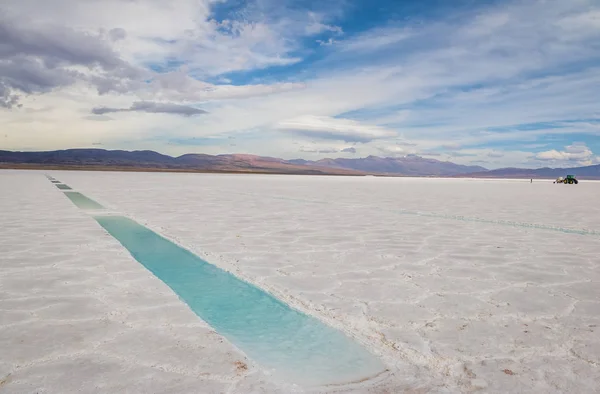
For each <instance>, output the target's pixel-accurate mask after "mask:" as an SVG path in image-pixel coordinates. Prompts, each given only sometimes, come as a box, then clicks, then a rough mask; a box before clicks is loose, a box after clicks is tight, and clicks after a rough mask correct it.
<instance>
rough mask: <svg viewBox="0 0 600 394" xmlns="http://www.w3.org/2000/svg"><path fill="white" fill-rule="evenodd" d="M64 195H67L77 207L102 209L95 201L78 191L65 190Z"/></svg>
mask: <svg viewBox="0 0 600 394" xmlns="http://www.w3.org/2000/svg"><path fill="white" fill-rule="evenodd" d="M65 196H67V197H69V200H71V202H73V204H75V205H76V206H77V207H78V208H81V209H104V207H103V206H102V205H100V204H98V203H97V202H96V201H94V200H92V199H90V198H87V197H86V196H84V195H83V194H81V193H78V192H65Z"/></svg>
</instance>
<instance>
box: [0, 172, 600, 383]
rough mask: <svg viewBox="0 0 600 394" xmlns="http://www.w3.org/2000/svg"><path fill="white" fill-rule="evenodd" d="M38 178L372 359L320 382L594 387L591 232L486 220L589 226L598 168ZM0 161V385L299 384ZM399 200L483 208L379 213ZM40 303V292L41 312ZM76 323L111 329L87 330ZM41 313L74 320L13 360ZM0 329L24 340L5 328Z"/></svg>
mask: <svg viewBox="0 0 600 394" xmlns="http://www.w3.org/2000/svg"><path fill="white" fill-rule="evenodd" d="M51 175H52V176H55V177H56V178H58V179H61V180H64V181H66V183H68V184H69V185H71V186H72V187H74V188H75V189H76V190H82V191H84V193H85V194H87V195H89V196H90V197H92V198H94V199H95V200H97V201H101V202H102V205H103V206H105V207H107V208H109V209H112V210H115V211H120V212H127V213H128V214H131V215H132V217H133V218H134V219H135V220H136V221H137V222H139V223H141V224H144V225H145V226H147V227H150V228H151V229H153V230H154V231H156V232H158V233H164V234H168V235H169V236H172V238H173V239H174V240H175V241H176V242H177V243H178V244H180V245H183V246H184V247H186V248H187V249H189V250H191V251H192V252H194V253H195V254H197V255H199V256H201V257H202V258H204V259H206V260H207V261H209V262H211V263H212V264H215V265H217V266H219V267H220V268H223V269H227V270H229V271H232V272H235V274H236V276H240V277H242V278H244V279H245V280H248V281H250V282H252V283H256V284H259V285H260V286H261V287H262V288H265V289H268V290H269V291H270V292H272V293H273V294H275V295H276V296H277V297H278V298H281V299H284V300H286V302H288V303H290V304H292V305H293V306H294V307H297V308H298V309H301V310H302V311H304V312H305V313H308V314H313V315H315V316H317V317H319V318H320V319H322V320H325V321H326V322H327V323H328V324H330V325H332V326H335V327H337V328H340V329H343V330H344V331H346V332H348V333H349V334H350V335H353V336H355V337H357V338H358V339H359V340H360V341H361V342H362V343H366V344H367V346H368V347H369V348H370V350H372V351H373V352H375V353H376V354H378V355H379V356H380V357H381V358H382V360H383V361H384V363H385V364H386V366H387V367H388V369H389V370H390V372H389V374H388V375H387V376H386V377H385V379H382V380H381V381H377V382H367V384H361V385H357V386H353V387H351V388H347V387H344V388H343V389H337V390H338V391H337V392H349V391H352V392H361V393H362V392H369V393H380V392H386V390H387V392H393V393H396V392H404V391H411V390H412V392H453V393H454V392H471V391H478V390H479V392H491V393H505V392H530V393H591V392H595V391H597V388H598V387H600V370H599V368H600V367H599V366H598V365H599V363H600V359H599V358H598V357H599V356H598V354H599V353H598V348H599V343H600V336H599V335H598V331H597V330H598V327H599V325H600V318H599V317H598V316H600V261H599V259H598V255H600V243H599V242H598V239H597V237H595V236H589V235H582V234H568V233H563V232H559V231H548V230H546V229H540V228H534V227H517V226H508V225H504V224H498V223H493V221H510V222H519V223H532V224H533V223H536V224H540V225H544V226H549V227H560V228H565V229H585V230H593V231H600V206H598V205H597V203H596V199H597V195H598V193H599V192H600V183H594V182H582V183H580V184H579V185H577V187H576V188H566V187H557V186H556V185H553V184H552V183H551V182H534V183H533V184H530V183H528V182H518V181H503V180H492V181H487V180H486V181H479V180H443V179H382V178H336V177H302V176H299V177H296V176H294V177H291V176H290V177H281V176H251V175H250V176H246V175H244V176H234V175H231V176H223V175H218V176H217V175H198V174H139V173H136V174H133V173H96V172H94V173H86V172H58V171H57V172H52V174H51ZM0 176H1V177H2V179H1V180H2V184H3V185H7V188H6V193H5V192H4V191H3V193H2V197H1V198H0V209H1V210H2V211H1V212H2V215H3V216H1V219H0V220H1V221H2V226H3V229H6V230H7V231H5V232H0V252H2V254H1V256H2V258H1V260H2V267H3V268H2V271H0V310H2V312H4V311H10V312H11V313H10V314H8V313H7V314H3V313H0V318H4V316H6V322H5V321H0V348H1V349H10V351H11V356H10V357H0V381H1V380H3V379H4V377H5V376H7V375H9V374H10V376H9V377H8V378H7V379H8V382H7V383H3V386H1V387H2V389H4V390H5V391H6V392H9V393H12V392H34V391H36V390H37V391H40V392H41V391H44V392H57V393H58V392H61V393H63V392H64V393H67V392H107V391H113V392H117V391H126V390H130V391H136V392H139V391H146V392H147V391H149V390H150V391H152V392H174V393H175V392H182V393H183V392H199V391H202V392H230V393H249V392H267V393H272V392H281V393H291V392H303V391H306V390H304V389H300V388H297V387H290V386H285V385H284V384H282V383H281V382H277V381H275V380H274V378H273V377H272V376H269V375H267V374H266V373H265V372H264V371H263V370H262V369H261V368H260V367H259V366H258V365H256V364H254V363H253V362H252V361H251V360H250V359H246V358H244V356H243V354H242V353H241V352H240V351H239V350H237V349H236V348H234V347H233V346H232V345H230V344H229V342H228V341H226V340H224V339H223V337H221V336H220V335H218V334H216V333H214V331H212V330H210V327H208V326H207V325H206V324H204V323H202V322H201V321H199V319H198V318H197V317H196V316H195V315H194V313H193V312H192V311H191V310H189V309H187V308H185V305H184V304H183V303H181V302H180V301H179V300H178V299H177V297H176V296H175V295H174V294H173V293H172V291H171V290H170V289H169V288H168V287H167V286H165V285H164V284H162V283H161V282H160V281H158V280H157V279H156V278H153V277H152V275H151V274H149V273H147V272H146V271H145V270H144V269H143V267H141V266H140V265H139V264H138V263H137V262H135V261H134V260H133V259H132V258H131V256H129V255H128V254H127V252H124V251H123V249H122V247H121V246H120V245H119V244H118V242H117V241H115V240H114V239H112V237H109V236H106V237H103V236H102V235H100V234H102V233H103V230H102V229H101V228H100V227H99V226H97V224H96V223H95V221H94V220H93V219H92V218H91V217H89V216H87V215H86V214H84V213H82V212H81V211H79V210H77V209H75V208H74V207H73V206H72V204H70V203H69V201H67V200H66V199H65V198H64V196H61V195H60V194H62V193H60V192H58V191H57V190H56V189H54V188H49V187H48V183H49V182H48V181H46V180H45V179H44V178H43V177H42V179H41V180H40V179H39V177H40V176H39V173H37V172H28V171H2V172H0ZM241 193H247V195H243V194H241ZM278 196H280V197H284V198H289V199H290V200H285V199H277V198H273V197H278ZM40 198H43V200H44V204H43V206H40V204H39V201H40ZM292 199H293V200H318V201H324V202H326V203H322V204H310V203H306V202H303V201H292ZM331 202H335V203H331ZM354 206H360V207H354ZM401 209H402V210H410V211H415V212H417V211H418V212H427V213H432V214H436V215H452V216H464V217H477V218H482V219H486V220H489V221H490V222H487V223H481V222H466V221H462V220H455V219H448V218H442V217H433V216H419V215H400V214H396V213H393V212H392V211H396V210H401ZM59 226H60V229H61V230H60V231H57V230H56V229H57V227H59ZM324 237H326V238H327V242H323V241H322V239H323V238H324ZM38 251H40V252H38ZM44 266H46V267H48V269H47V270H41V268H43V267H44ZM5 267H10V269H6V270H5ZM36 271H39V272H40V274H39V275H34V273H35V272H36ZM67 274H70V275H74V276H73V277H68V276H67ZM157 282H158V283H157ZM369 285H371V286H369ZM353 287H354V288H356V292H352V290H351V289H352V288H353ZM29 288H31V289H32V291H31V292H29V290H28V289H29ZM369 289H370V290H369ZM67 299H68V300H69V301H67ZM48 300H56V303H57V306H55V307H52V308H45V307H44V306H45V305H46V306H47V305H48V303H49V302H48ZM92 300H94V301H92ZM69 305H77V307H76V308H73V307H70V306H69ZM182 305H183V307H182ZM67 310H70V311H71V312H69V313H67V312H66V311H67ZM78 311H80V312H78ZM78 314H80V318H79V319H78V318H77V315H78ZM85 319H89V320H90V321H92V322H94V324H97V325H100V324H103V323H102V322H103V321H105V320H106V321H108V322H109V323H112V322H116V323H118V326H117V329H113V328H111V329H108V330H107V332H106V333H105V334H104V335H103V336H102V335H101V336H100V337H99V338H98V337H96V335H98V334H97V333H96V331H93V330H92V331H91V333H90V336H87V335H86V329H87V327H88V326H87V325H85V323H84V322H85V321H87V320H85ZM19 322H20V323H19ZM57 322H65V323H66V324H70V325H73V327H74V328H73V330H72V331H68V332H65V334H64V335H57V336H56V337H55V338H54V339H53V340H54V341H58V342H59V343H61V344H62V345H63V346H62V347H61V348H58V349H55V350H52V352H50V353H49V354H48V353H47V352H45V348H44V346H45V345H44V344H45V343H46V342H41V343H42V345H41V346H42V347H41V348H39V349H38V350H37V351H29V350H28V351H27V352H25V351H24V352H23V353H22V354H23V355H28V356H27V359H25V357H24V356H23V357H21V358H20V356H19V355H20V354H21V353H20V352H19V351H18V350H14V349H13V348H16V349H18V347H19V346H26V344H27V341H28V338H29V339H31V340H32V341H33V339H34V338H35V336H36V335H49V333H50V331H51V329H52V327H54V326H53V324H56V323H57ZM14 325H19V328H20V331H19V333H20V334H21V335H22V336H21V337H19V338H21V339H24V341H25V342H24V343H23V344H20V342H16V341H14V340H13V339H14V337H11V336H9V335H8V334H7V333H8V332H9V331H10V330H11V328H10V327H13V326H14ZM37 327H42V328H43V327H47V328H48V329H47V330H43V329H42V330H41V331H37ZM108 327H113V326H111V324H108ZM10 332H11V333H13V334H11V335H16V334H14V333H15V331H10ZM59 332H60V331H59ZM40 333H41V334H40ZM150 333H152V335H150ZM144 338H147V341H146V342H145V341H144ZM221 341H222V342H221ZM36 343H37V342H36ZM148 344H152V345H148ZM201 360H214V364H210V365H209V364H201V365H198V363H199V362H200V361H201ZM237 361H241V362H243V363H246V365H247V367H248V368H247V369H246V370H244V369H243V368H239V367H237V365H239V364H236V362H237ZM16 365H18V366H16ZM211 365H214V368H216V369H214V368H213V369H211ZM201 371H206V372H205V373H203V372H201ZM505 371H510V374H509V373H507V372H505ZM64 374H71V375H70V376H71V378H70V379H64V378H63V376H64ZM148 376H151V377H152V378H151V379H148ZM82 377H84V378H82ZM199 388H201V389H199ZM334 390H336V389H335V388H326V389H325V391H326V392H333V391H334Z"/></svg>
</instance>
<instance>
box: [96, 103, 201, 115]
mask: <svg viewBox="0 0 600 394" xmlns="http://www.w3.org/2000/svg"><path fill="white" fill-rule="evenodd" d="M111 112H147V113H151V114H173V115H183V116H192V115H202V114H207V113H208V112H206V111H204V110H202V109H199V108H195V107H190V106H186V105H179V104H173V103H154V102H150V101H138V102H135V103H133V104H132V105H131V107H129V108H109V107H97V108H94V109H92V113H93V114H94V115H105V114H109V113H111Z"/></svg>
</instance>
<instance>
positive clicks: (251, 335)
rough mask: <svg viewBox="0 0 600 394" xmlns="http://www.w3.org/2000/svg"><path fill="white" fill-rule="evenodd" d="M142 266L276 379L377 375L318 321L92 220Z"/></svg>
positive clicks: (375, 363)
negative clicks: (270, 372) (269, 371)
mask: <svg viewBox="0 0 600 394" xmlns="http://www.w3.org/2000/svg"><path fill="white" fill-rule="evenodd" d="M95 219H96V221H97V222H98V223H99V224H100V225H101V226H102V227H104V229H106V231H108V232H109V233H110V234H111V235H112V236H113V237H115V238H116V239H117V240H118V241H119V242H120V243H121V244H122V245H123V246H124V247H125V248H126V249H127V250H128V251H129V252H130V253H131V255H132V256H133V257H134V258H135V259H136V260H137V261H138V262H140V263H141V264H142V265H143V266H144V267H146V268H147V269H148V270H149V271H151V272H152V273H153V274H154V275H156V276H157V277H158V278H159V279H161V280H162V281H163V282H164V283H165V284H167V285H168V286H169V287H170V288H171V289H172V290H173V291H174V292H175V293H176V294H177V295H178V296H179V297H180V298H181V299H182V300H183V301H184V302H185V303H186V304H187V305H188V306H189V307H190V308H191V309H192V311H194V312H195V313H196V314H197V315H198V316H199V317H200V318H202V319H203V320H204V321H206V322H207V323H208V324H210V325H211V326H212V327H213V328H214V329H215V330H216V331H217V332H218V333H219V334H221V335H223V336H224V337H226V338H227V339H228V340H229V341H230V342H231V343H233V344H234V345H235V346H237V347H238V348H239V349H241V350H242V351H243V352H245V353H246V354H247V355H248V356H249V357H250V358H252V359H253V360H255V361H256V362H258V363H259V364H261V365H262V366H263V367H266V368H267V369H268V370H271V371H272V372H273V374H275V375H276V376H278V377H280V378H282V379H284V380H286V381H288V382H294V383H298V384H302V385H326V384H343V383H349V382H354V381H359V380H362V379H365V378H369V377H372V376H375V375H377V374H379V373H381V372H383V371H384V370H385V367H384V366H383V364H382V363H381V361H380V360H379V359H378V358H377V357H375V356H374V355H373V354H371V353H370V352H368V351H367V350H366V349H365V348H363V347H362V346H361V345H360V344H358V343H357V342H355V341H354V340H352V339H351V338H349V337H348V336H346V335H345V334H344V333H343V332H341V331H339V330H336V329H334V328H332V327H330V326H328V325H326V324H324V323H323V322H321V321H320V320H318V319H316V318H314V317H312V316H308V315H306V314H304V313H301V312H300V311H298V310H295V309H293V308H291V307H290V306H288V305H287V304H285V303H284V302H282V301H280V300H278V299H277V298H275V297H273V296H272V295H271V294H269V293H267V292H265V291H263V290H261V289H259V288H258V287H256V286H254V285H251V284H249V283H247V282H245V281H242V280H241V279H239V278H237V277H236V276H234V275H232V274H230V273H228V272H227V271H224V270H222V269H220V268H218V267H216V266H214V265H212V264H209V263H208V262H206V261H204V260H202V259H201V258H200V257H198V256H196V255H195V254H193V253H191V252H190V251H188V250H186V249H184V248H182V247H180V246H178V245H176V244H174V243H173V242H171V241H169V240H167V239H165V238H163V237H162V236H160V235H158V234H156V233H155V232H153V231H151V230H149V229H148V228H146V227H144V226H142V225H140V224H138V223H136V222H135V221H133V220H131V219H129V218H126V217H123V216H96V217H95Z"/></svg>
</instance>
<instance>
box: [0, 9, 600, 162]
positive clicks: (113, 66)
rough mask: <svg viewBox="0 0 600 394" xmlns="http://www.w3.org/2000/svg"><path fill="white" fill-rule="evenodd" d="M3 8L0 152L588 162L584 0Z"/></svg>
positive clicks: (594, 77) (595, 129)
mask: <svg viewBox="0 0 600 394" xmlns="http://www.w3.org/2000/svg"><path fill="white" fill-rule="evenodd" d="M0 14H2V15H5V16H6V17H5V18H4V19H2V18H0V22H1V23H2V24H3V25H4V26H5V28H6V29H10V30H9V31H11V39H12V41H11V42H10V43H9V46H8V49H7V50H6V51H5V52H6V53H5V54H4V55H5V56H4V58H5V60H2V61H0V71H2V72H1V73H0V99H1V100H2V101H0V104H2V105H1V106H0V120H2V121H3V124H4V125H6V126H5V127H4V130H3V132H4V138H2V139H0V141H3V142H2V144H0V148H3V149H22V150H41V149H60V148H70V147H92V146H94V147H105V148H108V149H112V148H119V149H153V150H156V151H159V152H163V153H167V154H172V155H178V154H183V153H188V152H199V153H211V154H216V153H250V154H258V155H270V156H277V157H283V158H306V159H319V158H323V157H364V156H368V155H379V156H403V155H409V154H418V155H421V156H424V157H430V158H436V159H438V160H450V161H453V162H457V163H461V164H479V165H483V166H486V167H488V168H498V167H506V166H520V167H541V166H552V167H556V166H578V165H591V164H600V157H599V156H600V107H599V106H598V103H600V93H599V92H600V4H599V3H598V2H597V1H595V0H571V1H557V0H545V1H542V0H539V1H536V0H528V1H500V0H497V1H475V0H456V1H443V0H423V1H407V0H401V1H365V0H357V1H352V0H332V1H327V2H323V1H314V0H302V1H291V0H284V1H280V0H279V1H278V0H256V1H241V0H218V1H216V0H174V1H163V0H149V1H147V2H144V4H142V3H141V2H125V1H122V0H106V1H104V2H77V1H76V0H56V1H54V2H53V3H52V6H49V5H48V4H46V2H44V1H42V0H22V1H17V0H15V1H9V2H4V3H3V4H2V5H0ZM20 22H22V23H20ZM2 75H3V76H2Z"/></svg>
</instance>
